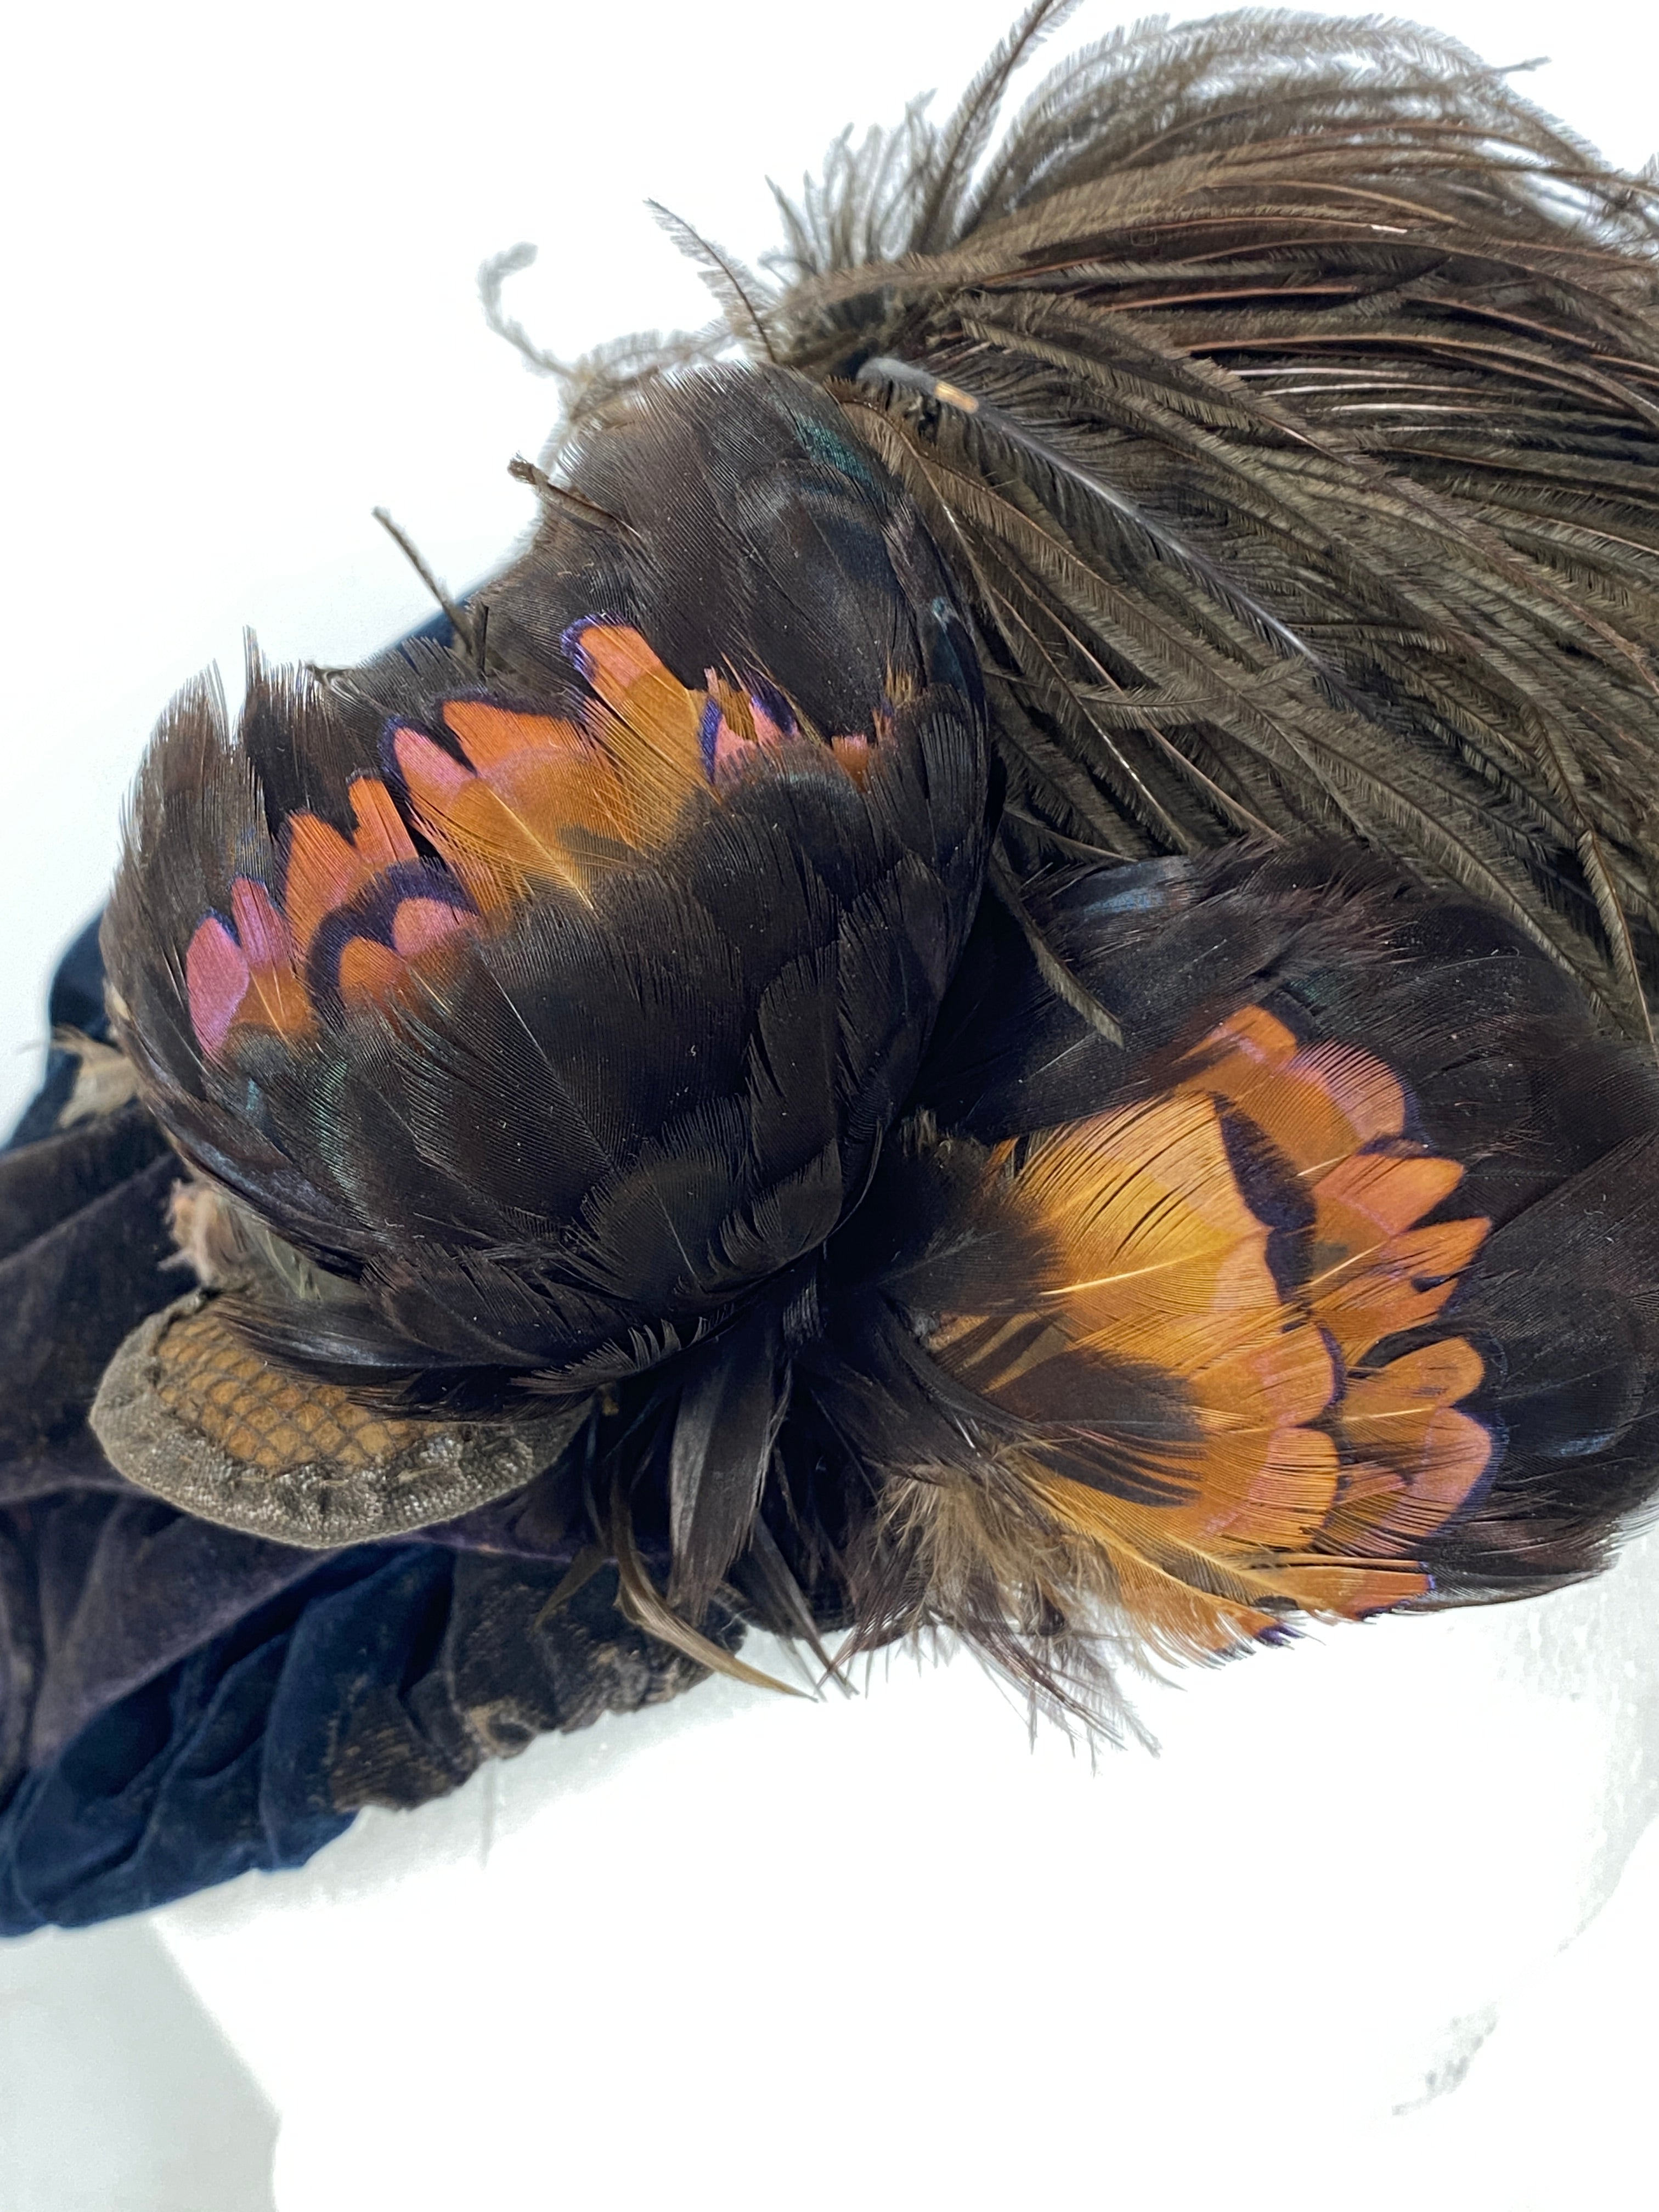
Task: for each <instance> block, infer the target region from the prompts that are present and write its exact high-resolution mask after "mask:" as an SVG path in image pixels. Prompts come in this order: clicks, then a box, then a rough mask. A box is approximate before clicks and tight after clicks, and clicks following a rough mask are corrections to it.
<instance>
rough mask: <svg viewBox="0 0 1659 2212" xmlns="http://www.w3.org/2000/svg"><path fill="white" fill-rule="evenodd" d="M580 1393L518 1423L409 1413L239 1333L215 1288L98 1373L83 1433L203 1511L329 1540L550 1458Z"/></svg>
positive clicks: (296, 1539)
mask: <svg viewBox="0 0 1659 2212" xmlns="http://www.w3.org/2000/svg"><path fill="white" fill-rule="evenodd" d="M586 1412H587V1405H586V1401H581V1402H579V1403H576V1404H574V1405H566V1406H559V1407H552V1408H551V1409H550V1410H549V1411H547V1412H537V1413H533V1414H532V1415H529V1416H527V1417H526V1419H522V1420H511V1421H506V1420H496V1421H447V1422H442V1421H426V1420H411V1419H404V1418H402V1417H400V1416H396V1415H392V1414H387V1413H381V1412H380V1411H378V1410H377V1409H375V1408H374V1407H364V1406H360V1405H358V1404H357V1403H356V1401H354V1400H353V1399H352V1398H350V1397H349V1396H348V1395H347V1394H346V1392H345V1391H343V1389H339V1388H338V1387H337V1385H335V1384H333V1383H319V1382H314V1381H313V1379H312V1378H311V1377H310V1376H307V1375H302V1374H301V1373H299V1372H298V1371H297V1370H295V1369H292V1368H288V1367H284V1366H283V1365H281V1364H279V1363H278V1362H276V1361H275V1360H271V1359H269V1358H266V1357H265V1356H264V1354H263V1353H261V1352H256V1351H255V1350H254V1349H253V1347H252V1346H251V1345H249V1344H247V1343H246V1342H244V1340H242V1339H241V1338H240V1337H239V1336H238V1335H237V1334H235V1333H234V1330H233V1329H232V1328H230V1327H229V1325H228V1322H226V1321H225V1320H224V1318H223V1316H222V1313H221V1312H220V1310H219V1302H218V1301H217V1299H216V1298H215V1297H213V1296H212V1295H211V1294H210V1293H206V1292H203V1291H191V1293H190V1294H189V1296H188V1297H183V1298H180V1299H179V1300H178V1301H177V1303H176V1304H173V1305H170V1306H168V1307H167V1308H165V1309H164V1310H163V1311H161V1313H159V1314H152V1315H151V1316H150V1317H149V1320H148V1321H147V1322H143V1324H142V1325H141V1326H140V1327H139V1328H137V1329H135V1330H134V1331H133V1333H132V1334H131V1336H130V1337H128V1339H127V1340H126V1341H125V1344H123V1345H122V1346H121V1348H120V1350H119V1351H118V1352H117V1353H116V1355H115V1357H114V1358H113V1359H112V1361H111V1362H110V1364H109V1366H108V1367H107V1369H106V1370H105V1374H104V1379H103V1381H102V1383H100V1386H99V1391H98V1396H97V1399H96V1401H95V1402H94V1406H93V1409H92V1417H91V1418H92V1427H93V1431H94V1434H95V1435H96V1437H97V1438H98V1441H99V1442H100V1444H102V1446H103V1448H104V1450H105V1453H106V1455H107V1456H108V1458H109V1460H110V1461H111V1462H112V1465H113V1466H114V1467H115V1468H118V1471H119V1472H120V1473H121V1474H124V1475H125V1476H126V1478H127V1479H128V1480H129V1481H130V1482H136V1483H137V1484H138V1485H140V1486H141V1487H142V1488H143V1489H145V1490H149V1491H153V1492H155V1494H156V1496H157V1497H159V1498H166V1499H167V1503H168V1504H172V1505H177V1506H179V1507H180V1508H181V1509H182V1510H184V1511H185V1512H187V1513H193V1514H195V1515H197V1516H198V1518H200V1519H202V1520H205V1521H215V1522H219V1523H220V1525H221V1526H222V1527H225V1528H241V1529H245V1530H246V1531H247V1532H248V1533H249V1534H252V1535H259V1536H268V1537H271V1538H274V1539H275V1540H276V1541H278V1542H280V1543H287V1544H300V1545H304V1546H306V1547H308V1548H311V1549H313V1550H331V1549H334V1548H336V1547H339V1546H342V1545H345V1544H356V1543H361V1542H362V1541H364V1540H365V1539H366V1538H368V1537H372V1536H395V1535H401V1534H407V1532H408V1531H409V1530H410V1529H411V1528H424V1527H426V1526H427V1525H428V1523H429V1522H435V1521H449V1520H453V1518H454V1517H455V1516H456V1515H458V1514H460V1513H465V1512H469V1511H470V1510H471V1508H472V1507H473V1506H475V1505H484V1504H489V1501H490V1500H491V1499H492V1498H504V1497H506V1496H507V1493H508V1492H511V1491H514V1490H518V1489H520V1488H522V1486H524V1484H526V1482H529V1481H532V1480H533V1479H534V1478H535V1477H536V1476H537V1475H538V1474H540V1473H541V1472H542V1471H543V1469H544V1468H547V1467H550V1465H551V1464H552V1463H553V1462H554V1461H555V1460H556V1458H557V1457H558V1455H559V1454H560V1453H561V1451H562V1449H564V1446H565V1445H566V1444H567V1443H568V1442H569V1440H570V1438H571V1437H572V1436H574V1433H575V1431H577V1429H578V1428H580V1425H581V1424H582V1422H583V1420H584V1419H586Z"/></svg>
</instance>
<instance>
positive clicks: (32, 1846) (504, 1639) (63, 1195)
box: [0, 930, 701, 1935]
mask: <svg viewBox="0 0 1659 2212" xmlns="http://www.w3.org/2000/svg"><path fill="white" fill-rule="evenodd" d="M96 963H97V940H96V933H95V930H92V931H88V932H87V933H85V934H83V936H82V938H80V939H77V940H76V945H74V946H73V947H72V948H71V949H70V953H69V954H68V955H67V956H66V958H65V960H64V964H63V966H62V968H61V969H60V970H59V973H58V978H57V979H56V981H55V982H54V985H53V990H52V1017H53V1020H54V1023H57V1024H64V1025H67V1026H70V1027H73V1028H76V1029H79V1030H83V1031H84V1032H86V1033H88V1034H90V1035H94V1036H95V1035H96V1034H97V1033H98V1030H99V1028H100V1026H101V982H100V972H99V970H98V969H97V964H96ZM66 1071H67V1072H66ZM73 1079H74V1062H73V1060H72V1058H71V1057H70V1055H67V1054H54V1056H53V1061H52V1065H51V1066H50V1067H49V1069H48V1073H47V1080H46V1086H45V1088H44V1089H43V1091H42V1093H41V1095H40V1097H38V1098H37V1099H36V1100H35V1101H34V1103H33V1104H32V1105H31V1107H30V1108H29V1109H28V1111H27V1113H26V1114H25V1115H24V1116H23V1119H22V1121H21V1122H20V1124H19V1126H18V1128H17V1130H16V1132H15V1134H14V1136H13V1139H12V1140H11V1143H10V1145H9V1146H8V1147H7V1148H6V1150H5V1151H4V1152H3V1153H0V1933H4V1934H6V1935H21V1934H27V1932H28V1931H29V1930H31V1929H35V1928H39V1927H41V1926H43V1925H45V1924H46V1923H53V1924H56V1925H58V1926H61V1927H71V1928H72V1927H83V1926H86V1925H88V1923H92V1922H94V1921H99V1920H105V1919H109V1918H111V1917H114V1916H115V1915H118V1914H120V1913H126V1912H136V1911H142V1910H143V1909H144V1908H145V1907H147V1906H149V1905H159V1904H163V1903H166V1902H167V1901H169V1900H170V1899H174V1898H179V1897H184V1896H187V1895H188V1894H190V1893H191V1891H193V1890H197V1889H202V1888H204V1887H208V1886H209V1885H210V1884H212V1883H214V1882H219V1881H227V1880H228V1879H229V1878H230V1877H231V1876H232V1875H238V1874H241V1873H244V1872H246V1870H247V1869H250V1868H261V1869H266V1870H270V1869H277V1868H282V1867H292V1866H298V1865H301V1863H303V1862H304V1861H305V1860H307V1859H308V1858H309V1857H311V1856H312V1854H313V1852H314V1851H316V1850H319V1849H320V1848H321V1847H322V1845H323V1844H326V1843H328V1842H329V1841H331V1838H334V1837H336V1836H337V1835H338V1834H340V1833H341V1832H342V1831H343V1829H344V1828H346V1827H347V1826H349V1824H350V1821H351V1820H352V1818H353V1816H354V1814H356V1811H357V1810H358V1808H361V1807H362V1806H364V1805H371V1804H372V1805H386V1806H413V1805H418V1804H421V1803H423V1802H425V1801H426V1800H428V1798H431V1797H435V1796H441V1795H442V1794H444V1793H445V1792H446V1791H447V1790H453V1789H454V1788H455V1787H456V1786H457V1785H458V1784H459V1783H461V1782H463V1781H465V1778H467V1776H468V1775H469V1774H471V1772H472V1771H474V1770H475V1769H476V1768H477V1766H478V1765H480V1763H481V1762H482V1761H483V1759H487V1758H490V1757H499V1756H503V1755H507V1754H509V1753H513V1752H516V1751H519V1750H521V1749H522V1748H523V1747H524V1746H525V1745H526V1744H527V1743H528V1742H529V1741H531V1740H532V1738H533V1737H534V1736H535V1735H538V1734H540V1733H541V1732H543V1731H544V1730H546V1729H573V1728H580V1727H584V1726H586V1725H587V1724H588V1723H591V1722H592V1721H594V1720H596V1719H598V1718H599V1715H600V1714H601V1713H603V1712H605V1711H632V1710H634V1709H635V1708H636V1707H638V1706H641V1705H648V1704H653V1703H657V1702H659V1701H660V1700H662V1699H665V1698H669V1697H672V1696H674V1695H675V1694H676V1693H677V1692H678V1691H680V1690H682V1689H684V1688H686V1687H689V1686H690V1684H691V1683H693V1682H695V1681H696V1680H700V1679H701V1670H700V1669H699V1668H696V1666H694V1665H693V1664H692V1663H691V1662H690V1661H688V1660H686V1659H684V1658H682V1657H681V1656H679V1655H678V1653H675V1652H673V1651H671V1650H667V1649H666V1648H665V1646H663V1645H660V1644H654V1643H653V1642H652V1641H651V1640H650V1639H649V1638H647V1637H645V1636H643V1635H642V1634H641V1632H639V1631H638V1630H637V1629H635V1628H634V1627H633V1626H631V1625H630V1624H629V1622H628V1621H626V1620H624V1619H623V1616H622V1614H621V1613H619V1612H618V1611H617V1603H616V1598H617V1584H616V1577H615V1572H614V1570H612V1569H611V1568H608V1567H607V1568H605V1569H604V1570H602V1571H600V1572H599V1573H597V1574H595V1575H593V1576H592V1577H590V1578H589V1579H588V1580H587V1581H586V1582H585V1583H583V1584H582V1585H581V1586H580V1589H576V1590H575V1592H574V1595H570V1596H568V1598H566V1599H565V1600H563V1601H562V1602H561V1603H560V1604H559V1605H557V1606H556V1607H553V1606H550V1603H549V1601H550V1599H551V1597H552V1596H553V1595H554V1593H555V1591H556V1589H558V1587H559V1585H560V1583H561V1582H562V1581H563V1580H564V1578H565V1576H566V1570H567V1569H568V1566H569V1565H570V1561H571V1558H572V1554H573V1553H574V1549H575V1547H576V1544H577V1542H578V1541H579V1540H578V1539H577V1538H576V1537H575V1536H574V1535H572V1534H568V1533H567V1528H566V1522H567V1517H568V1516H567V1515H566V1513H565V1512H564V1510H562V1504H561V1499H562V1485H561V1483H560V1480H559V1479H558V1477H557V1475H556V1474H552V1473H550V1474H548V1475H546V1476H544V1477H543V1478H542V1479H541V1480H538V1481H537V1482H535V1483H532V1484H531V1485H529V1486H528V1487H527V1488H526V1490H524V1491H521V1492H517V1493H515V1495H514V1496H513V1497H512V1498H504V1499H501V1500H500V1501H498V1502H497V1503H496V1504H494V1505H491V1506H488V1507H485V1508H483V1509H482V1510H480V1511H478V1512H477V1513H474V1514H471V1515H469V1516H466V1517H465V1519H464V1520H461V1521H457V1522H452V1523H450V1524H448V1525H447V1526H446V1527H444V1528H434V1529H428V1530H423V1531H422V1532H421V1534H420V1536H419V1537H418V1538H417V1539H407V1538H406V1539H403V1540H400V1541H388V1542H385V1543H376V1544H364V1545H360V1546H357V1547H354V1548H352V1549H350V1550H349V1551H343V1552H337V1553H318V1552H312V1551H301V1550H298V1549H296V1548H295V1547H291V1546H288V1545H283V1544H273V1543H269V1542H266V1541H263V1540H262V1539H260V1538H258V1537H254V1536H247V1535H243V1534H239V1533H238V1532H236V1531H234V1530H232V1529H226V1528H216V1527H213V1526H211V1525H210V1523H208V1522H202V1521H197V1520H193V1519H191V1517H190V1516H187V1515H185V1514H181V1513H178V1512H175V1511H174V1510H173V1509H172V1508H171V1507H170V1506H167V1505H165V1504H161V1502H160V1501H159V1500H158V1499H155V1498H151V1497H150V1496H149V1494H148V1493H147V1492H142V1491H139V1490H137V1489H136V1488H135V1487H134V1486H132V1485H131V1484H129V1483H127V1482H125V1481H124V1480H123V1479H122V1478H121V1476H119V1475H118V1474H116V1472H115V1470H114V1469H113V1468H112V1467H111V1466H110V1465H109V1463H108V1462H107V1461H106V1459H105V1458H104V1456H103V1455H102V1453H101V1452H100V1450H99V1448H98V1445H97V1443H96V1442H95V1440H94V1438H93V1437H92V1435H91V1433H90V1431H88V1427H87V1425H86V1415H87V1410H88V1407H89V1406H90V1404H91V1401H92V1398H93V1395H94V1392H95V1391H96V1389H97V1386H98V1381H99V1378H100V1375H101V1374H102V1372H103V1369H104V1366H105V1364H106V1361H107V1360H108V1358H109V1357H110V1355H111V1354H112V1352H113V1351H114V1350H115V1348H116V1346H118V1344H119V1343H120V1341H121V1340H122V1338H123V1337H124V1336H125V1335H126V1334H127V1333H128V1332H129V1330H131V1328H134V1327H136V1326H137V1323H138V1322H140V1321H141V1320H142V1319H143V1316H145V1315H146V1314H147V1313H150V1312H153V1311H154V1310H155V1309H156V1308H158V1307H160V1306H162V1305H165V1304H167V1303H168V1302H169V1301H170V1300H171V1299H173V1298H174V1297H178V1296H179V1292H180V1291H182V1290H183V1289H185V1287H187V1279H185V1277H183V1276H182V1275H181V1273H180V1272H179V1268H178V1267H177V1264H176V1261H174V1259H173V1252H172V1245H171V1240H170V1238H169V1237H168V1233H167V1194H168V1191H169V1189H170V1188H171V1186H172V1184H173V1182H174V1180H175V1179H176V1178H177V1176H178V1175H179V1172H180V1170H179V1167H178V1164H177V1163H176V1162H175V1160H174V1159H173V1155H172V1153H171V1152H169V1151H168V1150H167V1146H166V1145H165V1143H164V1142H163V1140H162V1139H161V1134H160V1133H159V1132H158V1131H157V1129H156V1128H155V1125H154V1124H153V1123H152V1122H151V1121H149V1118H148V1116H147V1115H145V1114H144V1112H143V1109H142V1108H141V1107H139V1106H137V1105H131V1106H127V1107H124V1108H122V1109H120V1110H119V1111H118V1113H115V1114H113V1115H109V1116H107V1117H106V1118H105V1119H102V1120H98V1121H82V1122H79V1123H77V1124H76V1125H75V1126H74V1127H71V1128H70V1129H68V1130H65V1131H63V1132H58V1130H57V1129H56V1121H57V1118H58V1114H59V1113H60V1112H61V1110H62V1108H63V1105H64V1103H65V1101H66V1100H67V1098H68V1097H69V1093H70V1088H71V1087H72V1085H73Z"/></svg>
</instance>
